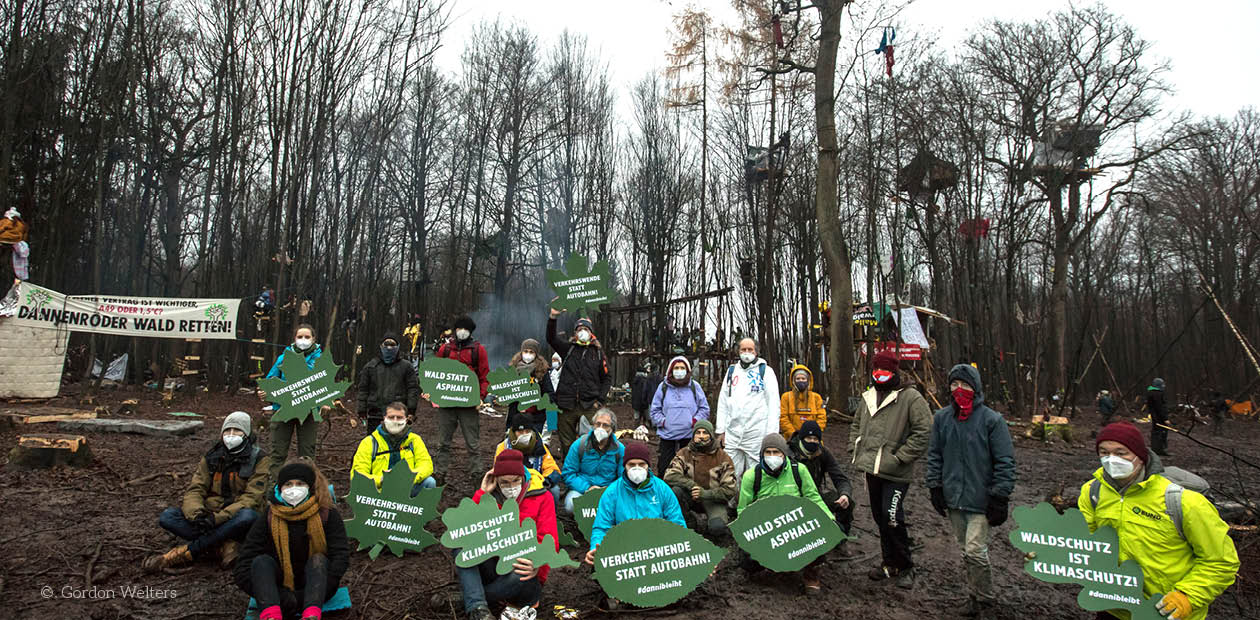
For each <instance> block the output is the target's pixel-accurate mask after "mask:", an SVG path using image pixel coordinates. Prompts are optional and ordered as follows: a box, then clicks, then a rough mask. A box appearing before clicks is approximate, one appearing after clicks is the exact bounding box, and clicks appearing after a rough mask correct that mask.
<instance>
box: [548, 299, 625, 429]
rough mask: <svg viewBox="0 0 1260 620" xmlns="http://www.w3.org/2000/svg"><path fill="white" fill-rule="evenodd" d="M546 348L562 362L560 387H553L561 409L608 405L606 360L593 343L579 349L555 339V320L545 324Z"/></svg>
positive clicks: (600, 349) (600, 350)
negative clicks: (597, 403) (597, 404)
mask: <svg viewBox="0 0 1260 620" xmlns="http://www.w3.org/2000/svg"><path fill="white" fill-rule="evenodd" d="M547 344H549V345H551V348H552V350H554V351H555V352H556V353H559V354H560V357H561V358H562V359H563V360H564V371H563V372H561V373H560V385H557V386H555V387H556V396H555V400H556V404H557V405H559V406H560V407H561V408H562V409H577V408H588V407H591V406H594V404H595V403H596V402H599V403H607V402H608V390H609V389H610V388H612V375H611V374H609V373H608V358H607V357H605V356H604V350H603V349H602V348H600V346H599V344H598V343H597V342H595V343H591V344H589V345H585V346H583V345H579V344H575V343H572V342H565V341H563V340H560V338H559V337H558V336H556V320H555V319H550V320H548V321H547Z"/></svg>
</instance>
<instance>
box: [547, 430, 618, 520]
mask: <svg viewBox="0 0 1260 620" xmlns="http://www.w3.org/2000/svg"><path fill="white" fill-rule="evenodd" d="M616 431H617V414H615V413H613V410H612V409H609V408H607V407H604V408H602V409H600V410H598V411H596V412H595V419H594V420H592V421H591V432H589V433H587V434H586V436H585V437H582V438H581V439H579V440H577V441H575V442H573V445H571V446H569V453H568V454H567V455H565V457H564V469H563V470H562V472H563V473H562V475H563V476H564V484H565V486H567V487H569V492H568V493H566V494H565V496H564V512H565V513H566V514H573V500H575V499H577V498H579V497H581V496H582V495H584V494H585V493H587V492H589V491H593V490H595V489H602V488H605V487H607V486H608V485H610V484H612V483H613V481H614V480H617V479H618V477H620V476H621V469H622V459H623V458H624V456H625V453H626V447H625V446H623V445H622V444H621V441H619V440H618V439H617V437H616V436H615V435H614V434H613V433H615V432H616Z"/></svg>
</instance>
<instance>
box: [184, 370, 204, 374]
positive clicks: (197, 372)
mask: <svg viewBox="0 0 1260 620" xmlns="http://www.w3.org/2000/svg"><path fill="white" fill-rule="evenodd" d="M184 374H185V375H199V374H201V371H200V370H185V371H184Z"/></svg>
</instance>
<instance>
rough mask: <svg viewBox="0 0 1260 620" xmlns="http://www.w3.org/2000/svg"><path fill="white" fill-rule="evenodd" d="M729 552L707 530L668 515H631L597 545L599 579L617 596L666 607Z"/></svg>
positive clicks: (607, 592) (701, 579) (695, 584)
mask: <svg viewBox="0 0 1260 620" xmlns="http://www.w3.org/2000/svg"><path fill="white" fill-rule="evenodd" d="M725 556H726V549H723V548H721V547H718V546H717V545H714V544H713V543H711V542H709V541H708V540H706V539H705V538H704V537H703V536H701V535H699V534H697V533H695V532H693V531H691V530H689V529H687V528H685V527H683V526H681V525H678V524H677V523H673V522H670V521H666V520H664V519H632V520H630V521H622V522H621V523H618V524H617V525H615V526H613V528H612V529H611V530H608V534H607V536H605V537H604V541H603V542H602V543H600V545H599V549H597V550H596V551H595V575H594V576H595V580H596V581H598V582H599V585H600V587H602V588H603V589H604V592H605V593H606V594H607V595H608V596H610V597H612V598H615V599H617V600H620V601H624V602H627V603H630V604H631V605H637V606H639V607H661V606H664V605H669V604H670V603H673V602H675V601H677V600H679V599H681V598H682V597H684V596H687V594H688V593H690V592H691V591H692V590H694V589H696V586H698V585H700V584H701V583H703V582H704V580H705V579H708V578H709V575H711V574H713V571H714V570H715V569H717V565H718V563H719V562H721V561H722V558H723V557H725Z"/></svg>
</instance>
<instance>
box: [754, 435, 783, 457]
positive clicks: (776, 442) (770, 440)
mask: <svg viewBox="0 0 1260 620" xmlns="http://www.w3.org/2000/svg"><path fill="white" fill-rule="evenodd" d="M766 448H778V449H779V452H782V453H783V455H784V456H787V455H788V454H790V453H789V452H788V445H787V440H786V439H784V438H783V435H780V434H778V433H770V434H769V435H766V437H765V439H762V440H761V453H760V454H761V456H765V454H766Z"/></svg>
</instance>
